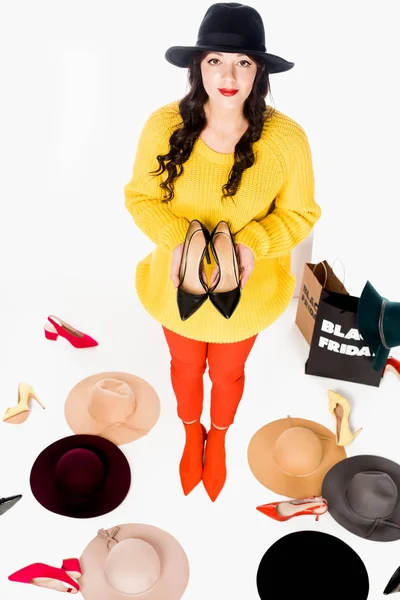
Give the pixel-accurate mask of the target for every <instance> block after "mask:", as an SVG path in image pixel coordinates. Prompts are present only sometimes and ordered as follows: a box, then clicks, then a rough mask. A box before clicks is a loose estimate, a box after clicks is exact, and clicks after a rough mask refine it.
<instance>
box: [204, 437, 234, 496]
mask: <svg viewBox="0 0 400 600" xmlns="http://www.w3.org/2000/svg"><path fill="white" fill-rule="evenodd" d="M227 431H228V429H216V428H215V427H214V426H213V425H211V429H210V431H209V432H208V437H207V445H206V451H205V455H204V467H203V485H204V487H205V489H206V492H207V494H208V495H209V496H210V498H211V500H212V501H213V502H215V500H216V499H217V498H218V496H219V493H220V492H221V490H222V488H223V487H224V485H225V480H226V464H225V458H226V455H225V435H226V432H227Z"/></svg>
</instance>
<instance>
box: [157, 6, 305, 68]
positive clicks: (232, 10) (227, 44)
mask: <svg viewBox="0 0 400 600" xmlns="http://www.w3.org/2000/svg"><path fill="white" fill-rule="evenodd" d="M207 50H208V51H216V52H236V53H239V52H240V53H241V54H247V55H253V56H258V57H260V58H261V59H263V61H264V62H265V64H266V66H267V71H268V73H281V72H283V71H289V69H292V68H293V67H294V63H293V62H289V61H287V60H285V59H284V58H281V57H280V56H276V55H275V54H270V53H268V52H267V50H266V47H265V31H264V24H263V21H262V19H261V16H260V14H259V13H258V12H257V11H256V9H255V8H253V7H251V6H246V5H244V4H239V3H238V2H218V3H216V4H212V5H211V6H210V7H209V8H208V10H207V12H206V14H205V15H204V17H203V20H202V22H201V24H200V28H199V31H198V36H197V42H196V45H195V46H172V47H171V48H168V50H167V51H166V53H165V58H166V60H167V61H168V62H169V63H171V64H172V65H174V66H176V67H189V65H190V63H191V60H192V57H193V54H194V53H195V52H199V51H200V52H202V51H207Z"/></svg>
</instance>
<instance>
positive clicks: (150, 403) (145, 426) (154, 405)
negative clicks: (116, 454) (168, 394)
mask: <svg viewBox="0 0 400 600" xmlns="http://www.w3.org/2000/svg"><path fill="white" fill-rule="evenodd" d="M109 378H111V379H118V380H120V381H124V382H125V383H127V384H128V385H129V387H130V388H131V390H132V392H133V393H134V395H135V399H136V408H135V410H134V412H133V414H132V416H131V417H130V418H129V419H128V420H127V422H126V425H122V424H121V425H116V426H115V427H112V428H108V429H107V425H105V424H104V423H100V422H99V421H96V419H94V418H93V417H92V416H91V414H90V412H89V403H90V391H91V389H92V388H93V386H94V385H95V384H96V383H97V382H98V381H100V380H101V379H109ZM64 414H65V418H66V420H67V423H68V425H69V427H70V428H71V429H72V431H73V432H74V433H78V434H91V435H99V436H101V437H104V438H106V439H108V440H110V441H111V442H113V443H114V444H116V445H117V446H120V445H122V444H127V443H129V442H133V441H135V440H137V439H139V438H141V437H143V436H144V435H146V434H147V433H148V432H149V431H150V430H151V429H152V428H153V427H154V425H155V424H156V423H157V421H158V418H159V416H160V400H159V397H158V395H157V393H156V391H155V390H154V388H153V387H152V386H151V385H150V384H149V383H147V381H145V380H144V379H141V378H140V377H137V376H136V375H131V374H130V373H123V372H105V373H96V374H95V375H90V376H89V377H86V378H85V379H83V380H82V381H80V382H79V383H78V384H77V385H75V386H74V387H73V388H72V390H71V391H70V393H69V394H68V396H67V399H66V401H65V405H64Z"/></svg>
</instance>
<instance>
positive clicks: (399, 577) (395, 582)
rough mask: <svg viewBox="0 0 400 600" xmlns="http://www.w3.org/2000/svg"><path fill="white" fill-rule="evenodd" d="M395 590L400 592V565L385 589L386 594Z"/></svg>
mask: <svg viewBox="0 0 400 600" xmlns="http://www.w3.org/2000/svg"><path fill="white" fill-rule="evenodd" d="M394 592H400V567H399V568H398V569H396V571H395V572H394V573H393V575H392V576H391V578H390V580H389V582H388V584H387V585H386V587H385V589H384V590H383V593H384V594H385V596H387V595H388V594H393V593H394Z"/></svg>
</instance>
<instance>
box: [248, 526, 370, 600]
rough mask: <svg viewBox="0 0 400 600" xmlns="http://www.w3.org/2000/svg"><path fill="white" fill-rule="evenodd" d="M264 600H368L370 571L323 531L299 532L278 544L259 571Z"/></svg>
mask: <svg viewBox="0 0 400 600" xmlns="http://www.w3.org/2000/svg"><path fill="white" fill-rule="evenodd" d="M257 590H258V594H259V596H260V598H261V600H272V599H276V600H278V599H279V600H293V598H301V599H303V598H310V599H311V598H323V600H338V599H339V598H343V600H347V599H349V600H350V599H351V600H366V599H367V598H368V593H369V577H368V572H367V569H366V568H365V565H364V563H363V561H362V560H361V558H360V557H359V555H358V554H357V553H356V552H355V551H354V550H353V548H351V547H350V546H349V545H348V544H346V543H345V542H343V541H342V540H340V539H339V538H337V537H335V536H333V535H329V534H327V533H322V532H319V531H296V532H294V533H290V534H288V535H285V536H284V537H282V538H280V539H279V540H277V541H276V542H275V543H274V544H273V545H272V546H271V547H270V548H269V549H268V550H267V551H266V553H265V554H264V556H263V557H262V559H261V562H260V564H259V567H258V571H257Z"/></svg>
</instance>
